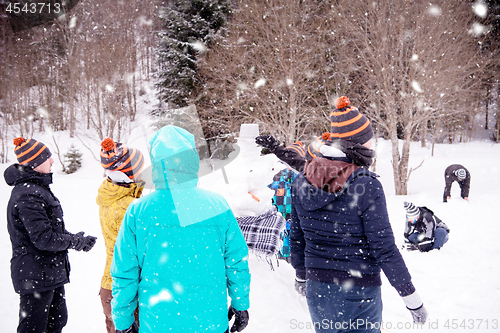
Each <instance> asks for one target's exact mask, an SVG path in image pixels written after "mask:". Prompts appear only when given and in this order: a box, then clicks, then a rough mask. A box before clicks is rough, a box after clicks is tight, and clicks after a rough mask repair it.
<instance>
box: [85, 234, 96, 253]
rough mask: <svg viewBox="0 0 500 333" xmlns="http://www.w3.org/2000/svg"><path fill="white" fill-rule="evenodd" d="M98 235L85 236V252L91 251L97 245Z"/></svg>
mask: <svg viewBox="0 0 500 333" xmlns="http://www.w3.org/2000/svg"><path fill="white" fill-rule="evenodd" d="M96 240H97V237H94V236H85V245H84V246H83V252H89V251H90V250H91V249H92V248H93V247H94V245H95V241H96Z"/></svg>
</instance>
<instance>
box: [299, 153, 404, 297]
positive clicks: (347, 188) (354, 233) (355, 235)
mask: <svg viewBox="0 0 500 333" xmlns="http://www.w3.org/2000/svg"><path fill="white" fill-rule="evenodd" d="M325 161H327V162H325ZM310 163H314V164H317V163H319V165H320V167H318V168H317V169H316V171H315V172H310V170H308V167H309V166H308V165H306V166H305V169H304V170H305V171H304V173H301V174H299V175H298V176H297V178H296V179H295V182H294V183H293V186H292V223H291V236H290V239H291V254H292V255H291V257H292V265H293V267H294V268H295V270H296V273H297V276H298V277H305V276H306V270H307V278H308V279H309V278H310V275H309V274H310V272H311V271H325V270H326V271H328V272H337V273H338V274H339V275H340V276H342V275H343V276H352V277H353V278H359V279H361V280H362V279H363V277H364V276H365V275H366V276H377V277H378V276H379V275H380V270H381V269H382V270H383V271H384V273H385V275H386V276H387V278H388V280H389V282H390V283H391V285H393V286H394V287H397V286H402V285H408V284H411V276H410V274H409V272H408V269H407V268H406V265H405V263H404V260H403V258H402V256H401V254H400V252H399V250H398V249H397V246H396V244H395V241H394V235H393V232H392V228H391V225H390V222H389V217H388V213H387V207H386V199H385V194H384V190H383V188H382V184H381V183H380V182H379V181H378V180H377V177H378V176H377V175H376V174H374V173H372V172H370V171H368V170H367V169H364V168H359V167H358V166H355V165H353V164H349V163H346V162H342V161H335V160H333V161H332V160H327V159H325V158H315V159H313V160H312V161H311V162H310ZM350 166H351V167H350ZM318 177H320V178H323V179H322V180H318ZM321 183H323V184H324V185H325V186H321ZM312 184H315V185H312ZM331 184H334V186H333V187H332V185H331ZM330 276H331V275H330ZM378 280H379V283H381V281H380V277H378ZM332 282H334V281H332ZM362 283H363V281H361V284H362ZM396 289H398V288H396ZM398 291H399V290H398Z"/></svg>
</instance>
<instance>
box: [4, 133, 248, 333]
mask: <svg viewBox="0 0 500 333" xmlns="http://www.w3.org/2000/svg"><path fill="white" fill-rule="evenodd" d="M14 144H15V146H16V147H15V153H16V156H17V159H18V163H16V164H13V165H11V166H9V167H8V168H7V169H6V170H5V173H4V177H5V180H6V182H7V183H8V184H9V185H11V186H13V190H12V194H11V198H10V200H9V203H8V206H7V224H8V231H9V234H10V238H11V242H12V260H11V272H12V282H13V285H14V289H15V291H16V292H17V293H19V294H20V309H19V324H18V328H17V332H18V333H26V332H33V333H59V332H62V329H63V327H64V326H65V325H66V323H67V318H68V311H67V307H66V301H65V292H64V285H65V284H66V283H68V282H69V273H70V267H69V261H68V249H75V250H77V251H90V250H91V249H92V247H93V246H94V244H95V242H96V237H93V236H85V234H84V232H79V233H76V234H73V233H70V232H68V231H67V230H66V227H65V223H64V221H63V214H62V209H61V205H60V202H59V200H58V199H57V198H56V196H55V195H54V194H53V193H52V191H51V189H50V187H49V185H50V184H51V183H52V173H51V166H52V164H53V162H54V160H53V159H52V157H51V153H50V150H49V149H48V147H47V146H46V145H44V144H43V143H42V142H40V141H36V140H34V139H23V138H17V139H15V140H14ZM149 144H150V157H151V162H152V171H151V172H152V179H153V182H154V185H155V191H153V192H152V193H150V194H148V195H145V196H142V195H141V194H142V191H143V188H144V183H143V182H142V181H141V180H140V178H141V170H142V169H143V166H144V156H143V154H142V153H141V152H140V151H139V150H138V149H135V148H132V147H128V146H127V145H126V144H124V143H119V142H114V141H113V140H112V139H110V138H106V139H104V140H103V141H102V143H101V151H100V157H101V165H102V167H103V168H104V169H105V170H106V179H105V180H104V181H103V183H102V184H101V186H100V187H99V189H98V196H97V204H98V205H99V218H100V223H101V227H102V233H103V237H104V242H105V246H106V254H107V256H106V264H105V269H104V274H103V277H102V280H101V288H100V298H101V302H102V307H103V312H104V315H105V325H106V329H107V332H108V333H111V332H112V333H115V332H116V333H137V332H139V327H140V331H141V332H151V333H157V332H166V331H172V332H181V331H182V332H201V331H207V332H215V333H223V332H225V333H227V332H229V322H230V321H231V320H232V318H233V317H234V322H233V324H232V326H231V332H241V331H242V330H243V329H244V328H245V327H246V326H247V325H248V321H249V314H248V311H247V310H248V308H249V292H250V272H249V269H248V262H247V256H248V247H247V245H246V243H245V239H244V238H243V235H242V232H241V230H240V228H239V226H238V224H237V221H236V218H235V217H234V215H233V213H232V211H231V209H230V208H229V205H228V203H227V202H226V200H225V199H224V198H223V197H222V196H221V195H219V194H216V193H214V192H211V191H207V190H203V189H200V188H198V187H197V184H198V169H199V155H198V153H197V151H196V149H195V141H194V136H193V135H192V134H190V133H189V132H187V131H186V130H184V129H181V128H179V127H175V126H166V127H164V128H162V129H160V130H159V131H158V132H157V133H156V134H155V135H154V136H153V137H152V138H151V140H150V142H149ZM228 295H229V297H230V298H231V303H230V305H229V307H228V304H227V296H228Z"/></svg>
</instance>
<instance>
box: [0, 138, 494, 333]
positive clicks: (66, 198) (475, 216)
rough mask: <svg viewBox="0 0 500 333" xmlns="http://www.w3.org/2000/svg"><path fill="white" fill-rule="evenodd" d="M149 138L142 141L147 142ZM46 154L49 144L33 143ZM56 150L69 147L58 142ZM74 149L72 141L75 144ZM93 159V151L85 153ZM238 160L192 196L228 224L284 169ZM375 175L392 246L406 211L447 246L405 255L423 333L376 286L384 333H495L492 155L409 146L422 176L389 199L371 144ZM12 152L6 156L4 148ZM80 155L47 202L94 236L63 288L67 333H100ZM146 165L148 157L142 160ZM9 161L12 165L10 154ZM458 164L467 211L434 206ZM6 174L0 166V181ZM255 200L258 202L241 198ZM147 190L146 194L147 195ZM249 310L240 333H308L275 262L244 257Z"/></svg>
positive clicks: (91, 194)
mask: <svg viewBox="0 0 500 333" xmlns="http://www.w3.org/2000/svg"><path fill="white" fill-rule="evenodd" d="M136 132H137V133H139V134H140V135H137V138H135V139H134V140H131V141H132V142H128V143H129V144H130V145H132V146H135V147H138V148H140V149H141V150H142V151H143V152H144V153H146V152H147V137H146V135H144V133H142V132H141V131H136ZM148 134H150V133H148ZM35 138H36V139H39V140H42V141H44V142H45V143H46V144H48V146H49V147H50V148H51V150H52V151H54V147H53V145H52V141H51V139H49V137H43V136H41V137H35ZM61 142H63V143H64V145H65V146H64V147H60V148H61V149H62V151H63V152H64V151H65V149H66V145H69V144H70V143H71V142H72V140H69V139H68V140H61ZM73 142H74V143H75V145H76V146H77V147H81V144H79V141H78V140H76V141H73ZM89 144H90V145H91V146H90V147H91V148H92V149H93V151H94V156H97V153H98V151H99V147H98V143H95V142H94V143H89ZM239 145H240V148H241V151H240V154H239V155H238V157H237V158H236V159H235V160H234V161H232V162H231V163H229V164H228V165H226V166H225V167H224V171H225V173H226V175H227V180H228V183H229V184H226V182H225V180H224V177H223V172H222V170H217V171H215V172H213V173H211V174H209V175H206V176H204V177H202V178H201V180H200V186H202V187H204V188H207V189H211V190H214V191H217V192H220V193H221V194H223V195H224V196H225V197H226V199H227V200H228V202H229V203H230V205H231V207H232V208H233V210H234V211H235V214H236V215H240V216H241V215H256V214H260V213H262V212H264V211H265V210H266V209H268V208H270V198H271V196H272V191H271V190H269V189H267V188H266V185H267V184H269V183H270V182H271V180H272V176H273V175H274V174H275V173H276V172H278V171H279V170H280V169H282V168H283V165H282V164H280V163H278V160H277V159H276V158H275V157H274V156H272V155H267V156H260V154H259V151H260V150H259V148H257V147H256V146H255V145H254V144H253V143H252V142H251V141H247V142H243V140H241V142H239ZM377 146H378V147H377V151H378V161H377V173H378V174H379V175H380V176H381V177H380V180H381V182H382V184H383V185H384V188H385V191H386V196H387V202H388V208H389V215H390V217H391V223H392V226H393V229H394V232H395V235H396V242H397V243H398V244H399V245H401V244H402V243H403V228H404V220H405V213H404V209H403V202H404V201H412V202H413V203H415V204H416V205H425V206H427V207H429V208H431V209H432V210H433V211H434V212H435V213H436V215H437V216H438V217H439V218H441V219H442V220H443V221H444V222H446V223H447V224H448V226H449V227H450V228H451V233H450V240H449V242H448V243H447V244H446V245H445V246H444V247H443V248H442V249H441V250H440V251H432V252H429V253H417V252H406V251H405V252H403V256H404V258H405V261H406V264H407V266H408V268H409V270H410V272H411V274H412V276H413V282H414V284H415V286H416V288H417V291H418V292H419V294H420V295H421V297H422V299H423V300H424V303H425V305H426V307H427V310H428V312H429V319H428V323H427V324H426V325H424V326H423V327H417V326H414V325H413V324H412V323H411V315H410V312H409V311H408V310H406V308H405V307H404V305H403V302H402V300H401V299H400V298H399V296H398V295H397V293H396V291H395V290H394V289H393V288H392V287H391V286H390V284H389V283H388V281H387V279H385V276H384V277H383V286H382V297H383V302H384V312H383V321H384V324H383V330H382V332H393V333H397V332H443V331H460V332H490V331H495V330H497V331H500V311H499V310H500V285H499V283H498V282H495V281H497V280H498V279H499V278H500V274H499V273H500V268H499V267H498V263H499V262H500V260H499V259H500V242H499V241H498V238H499V236H500V222H499V219H498V216H499V210H498V208H499V206H498V202H499V199H500V188H499V184H500V182H499V178H500V170H499V169H500V145H494V144H492V143H491V142H486V141H484V142H475V143H465V144H454V145H437V146H436V148H435V156H433V157H431V156H430V155H431V152H430V149H429V148H421V147H420V145H419V144H417V143H415V144H414V145H412V148H411V149H412V150H411V160H410V166H413V167H416V166H418V165H419V164H420V163H421V161H422V160H424V163H423V164H422V166H421V167H420V168H419V169H417V170H416V171H414V172H413V173H412V175H411V179H410V183H409V195H407V196H396V195H395V194H394V189H393V180H392V167H391V164H390V159H391V157H390V143H389V142H386V141H383V140H379V142H378V145H377ZM12 148H13V147H12ZM80 151H81V152H82V153H83V154H84V156H83V158H84V160H83V167H82V168H81V169H80V170H79V171H78V172H76V173H75V174H72V175H66V174H64V173H62V172H61V167H60V166H59V165H57V162H56V164H55V165H54V167H53V171H54V184H53V185H52V189H53V192H54V193H55V195H56V196H57V197H58V198H59V199H60V201H61V203H62V207H63V210H64V214H65V215H64V216H65V221H66V227H67V229H68V230H69V231H71V232H78V231H81V230H83V231H85V232H86V233H87V234H90V235H94V236H98V241H97V244H96V246H95V247H94V248H93V249H92V250H91V251H90V252H88V253H80V252H75V251H70V261H71V267H72V271H71V283H69V284H68V285H66V294H67V304H68V311H69V321H68V324H67V326H66V328H65V329H64V331H65V332H70V333H79V332H82V333H83V332H93V333H105V325H104V316H103V314H102V310H101V304H100V299H99V296H98V291H99V285H100V279H101V274H102V271H103V269H104V261H105V250H104V241H103V239H102V234H101V230H100V225H99V220H98V207H97V204H96V202H95V197H96V194H97V188H98V187H99V185H100V183H101V182H102V180H103V171H102V168H101V167H100V164H99V162H98V161H97V160H96V159H95V157H94V156H92V154H91V153H90V151H88V150H86V149H85V148H80ZM146 155H147V153H146ZM10 156H11V159H14V154H13V153H12V154H11V155H10ZM453 163H461V164H463V165H464V166H466V167H467V168H468V169H469V171H470V172H471V174H472V181H471V193H470V201H469V202H466V201H464V200H462V199H461V198H460V191H459V188H458V185H457V184H454V186H453V188H452V199H451V200H450V202H448V203H443V202H442V194H443V187H444V177H443V174H444V169H445V168H446V166H448V165H450V164H453ZM7 166H8V164H5V165H0V171H1V170H4V169H5V168H6V167H7ZM249 191H250V192H251V193H252V194H254V196H256V197H257V198H259V199H260V202H257V201H256V200H255V199H253V198H252V196H251V195H250V194H248V192H249ZM147 192H148V190H147V191H146V193H147ZM9 196H10V187H9V186H7V185H6V184H5V182H4V181H1V182H0V206H1V207H6V205H7V201H8V199H9ZM2 221H3V224H4V227H3V228H1V229H0V251H1V253H2V256H1V257H0V281H2V284H1V285H0V294H1V295H2V301H1V308H0V331H1V332H14V331H15V328H16V326H17V320H18V304H19V298H18V295H17V294H15V293H14V290H13V288H12V283H11V279H10V264H9V260H10V257H11V245H10V240H9V236H8V233H7V228H6V227H5V225H6V221H5V214H4V215H3V217H2ZM249 263H250V270H251V274H252V282H251V296H250V298H251V307H250V310H249V312H250V324H249V326H248V327H247V328H246V329H245V331H244V332H247V333H252V332H259V333H261V332H280V333H282V332H298V333H300V332H313V330H312V329H311V328H310V327H311V323H310V317H309V313H308V311H307V305H306V302H305V299H304V298H302V297H300V296H298V294H297V293H296V292H295V290H294V286H293V284H294V270H293V269H292V267H291V266H290V265H289V264H287V263H285V262H283V261H279V262H277V261H276V260H273V261H272V263H273V267H274V270H272V269H271V266H270V264H269V263H268V262H266V261H263V260H259V259H258V258H257V257H256V256H255V255H253V254H252V255H251V256H250V260H249Z"/></svg>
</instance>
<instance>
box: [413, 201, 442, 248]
mask: <svg viewBox="0 0 500 333" xmlns="http://www.w3.org/2000/svg"><path fill="white" fill-rule="evenodd" d="M404 207H405V210H406V226H405V231H404V236H405V245H404V247H406V249H407V250H409V251H411V250H419V251H420V252H429V251H430V250H434V249H438V250H439V249H440V248H441V247H443V245H444V244H445V243H446V242H447V241H448V234H449V232H450V228H448V226H447V225H446V223H444V222H443V221H441V220H440V219H439V218H438V217H437V216H436V215H434V212H433V211H432V210H430V209H429V208H427V207H416V206H415V205H414V204H413V203H411V202H406V201H405V202H404Z"/></svg>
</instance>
